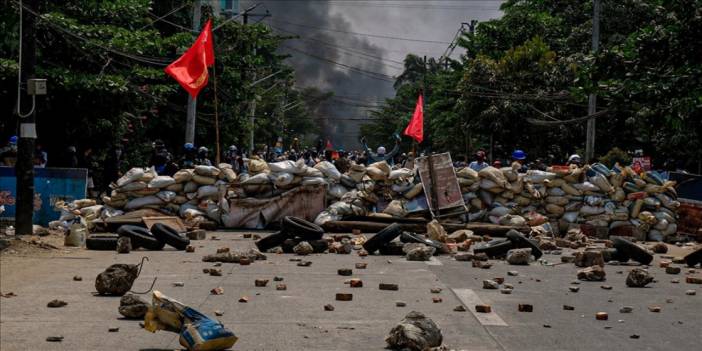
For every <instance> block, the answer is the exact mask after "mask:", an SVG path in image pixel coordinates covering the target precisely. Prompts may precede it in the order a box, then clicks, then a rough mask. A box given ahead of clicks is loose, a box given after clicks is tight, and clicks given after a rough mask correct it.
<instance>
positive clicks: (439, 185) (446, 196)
mask: <svg viewBox="0 0 702 351" xmlns="http://www.w3.org/2000/svg"><path fill="white" fill-rule="evenodd" d="M416 162H417V169H418V171H419V177H420V179H421V180H422V186H423V187H424V194H425V196H426V197H427V203H428V204H429V206H430V208H431V209H432V212H433V213H438V212H439V211H437V210H441V211H443V210H446V209H451V208H456V207H465V202H464V201H463V194H462V193H461V187H460V186H459V185H458V178H457V177H456V170H455V169H454V168H453V162H452V161H451V154H450V153H442V154H436V155H431V156H425V157H419V158H417V160H416ZM434 178H436V180H435V179H434ZM433 190H435V191H433ZM433 193H436V201H434V199H433Z"/></svg>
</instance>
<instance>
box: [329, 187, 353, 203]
mask: <svg viewBox="0 0 702 351" xmlns="http://www.w3.org/2000/svg"><path fill="white" fill-rule="evenodd" d="M348 191H349V190H348V189H346V188H345V187H344V186H343V185H341V184H333V185H332V186H330V187H329V190H328V191H327V194H328V195H329V196H330V197H332V198H334V199H341V197H342V196H344V194H346V193H347V192H348Z"/></svg>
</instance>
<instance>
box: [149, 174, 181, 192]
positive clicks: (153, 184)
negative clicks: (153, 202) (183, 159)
mask: <svg viewBox="0 0 702 351" xmlns="http://www.w3.org/2000/svg"><path fill="white" fill-rule="evenodd" d="M175 182H176V181H175V179H173V178H172V177H169V176H156V177H154V179H151V181H150V182H149V185H148V187H149V188H156V189H161V188H165V187H167V186H169V185H172V184H175Z"/></svg>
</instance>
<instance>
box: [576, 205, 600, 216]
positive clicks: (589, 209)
mask: <svg viewBox="0 0 702 351" xmlns="http://www.w3.org/2000/svg"><path fill="white" fill-rule="evenodd" d="M604 212H605V209H604V207H600V206H589V205H585V206H583V207H581V208H580V213H581V214H582V215H584V216H591V215H597V214H600V213H604Z"/></svg>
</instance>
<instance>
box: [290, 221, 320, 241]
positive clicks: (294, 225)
mask: <svg viewBox="0 0 702 351" xmlns="http://www.w3.org/2000/svg"><path fill="white" fill-rule="evenodd" d="M280 229H281V232H282V233H283V234H286V235H287V236H288V237H290V238H293V237H297V238H300V239H302V240H304V241H312V240H319V239H321V238H322V236H323V235H324V229H322V227H320V226H318V225H316V224H314V223H312V222H308V221H306V220H304V219H302V218H298V217H293V216H285V217H283V220H282V223H281V225H280Z"/></svg>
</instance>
